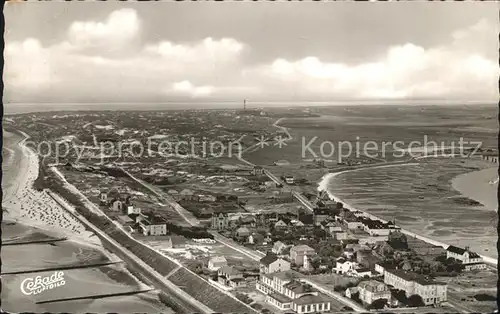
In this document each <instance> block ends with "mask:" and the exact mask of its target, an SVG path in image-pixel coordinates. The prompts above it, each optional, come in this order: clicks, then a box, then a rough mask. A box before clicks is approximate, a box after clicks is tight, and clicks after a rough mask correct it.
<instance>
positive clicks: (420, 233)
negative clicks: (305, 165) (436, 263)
mask: <svg viewBox="0 0 500 314" xmlns="http://www.w3.org/2000/svg"><path fill="white" fill-rule="evenodd" d="M411 166H416V165H415V164H414V163H411V164H410V163H408V164H404V165H382V166H377V167H371V168H366V169H355V170H347V171H342V172H338V173H329V174H326V175H325V176H323V178H322V179H321V181H320V183H319V186H318V189H319V190H326V191H327V192H328V193H329V195H330V197H331V198H333V199H335V200H337V201H340V202H342V203H344V207H345V208H347V209H349V210H360V211H363V212H365V213H366V214H367V215H368V216H371V217H372V218H377V219H381V220H383V221H385V220H384V219H382V218H380V216H378V215H379V214H380V213H382V212H383V211H384V210H385V211H387V210H390V212H398V209H397V208H389V207H388V206H385V204H384V205H382V206H381V210H382V208H383V211H382V212H376V215H374V214H373V213H370V212H368V211H367V210H366V208H364V207H362V206H358V205H356V206H353V205H352V204H350V201H349V200H351V199H353V200H354V199H363V197H364V196H363V193H364V192H363V191H362V190H360V191H359V193H358V191H356V192H354V191H353V192H349V193H347V192H344V194H343V195H346V194H350V195H352V196H351V197H349V200H346V198H347V197H345V196H341V195H339V193H338V192H336V191H337V190H339V189H340V187H339V186H338V184H339V182H342V180H338V179H339V178H342V177H344V176H345V175H348V174H350V173H352V172H360V171H362V172H365V171H367V170H368V169H370V171H373V170H374V169H375V170H378V171H385V169H387V170H389V169H390V168H394V169H391V170H392V171H396V170H398V169H402V168H401V167H411ZM407 170H408V169H407ZM344 184H347V183H344ZM345 190H346V191H351V190H352V189H350V188H349V187H345ZM395 193H396V196H397V194H398V192H397V191H396V192H395ZM369 194H371V195H372V196H373V193H372V192H370V193H369ZM354 195H356V196H354ZM369 208H370V209H371V210H373V209H374V206H373V205H371V206H370V207H369ZM371 210H370V211H371ZM403 212H404V211H403ZM405 215H406V216H408V217H407V218H408V220H406V221H404V220H402V219H400V220H399V221H398V225H400V226H401V227H402V228H405V229H404V230H403V231H404V232H405V233H406V234H407V235H410V236H413V237H414V236H416V237H417V238H420V239H421V240H423V241H426V242H428V243H432V244H434V245H439V246H442V247H445V248H446V247H447V246H448V245H450V243H446V239H447V238H457V237H458V234H453V233H452V234H450V235H449V237H436V238H435V237H433V236H429V234H428V232H426V231H425V230H422V229H418V228H416V227H418V226H420V225H421V224H420V223H413V222H414V221H413V220H414V218H415V217H417V216H419V215H421V213H420V212H416V213H413V212H407V211H406V212H405ZM424 215H426V214H424ZM426 218H428V219H431V218H429V217H426ZM415 222H416V221H415ZM424 229H425V228H424ZM474 237H475V235H473V234H468V235H465V234H464V235H462V234H460V239H462V238H463V240H464V241H465V242H464V241H461V243H462V242H463V243H466V242H467V244H468V241H470V242H471V244H473V245H471V247H475V246H474V245H476V246H477V245H478V241H481V239H480V238H479V239H478V238H474ZM438 239H439V240H438ZM485 240H486V239H485ZM488 241H489V240H488ZM453 244H454V243H453ZM493 244H494V243H488V245H487V247H489V246H492V245H493ZM489 252H490V253H493V254H492V256H487V255H488V254H489V253H488V252H487V253H488V254H487V255H486V256H485V255H482V256H483V257H484V259H485V261H487V262H489V263H491V264H497V263H498V262H497V259H496V254H495V253H494V252H492V251H489ZM478 253H480V252H478ZM483 254H486V253H483Z"/></svg>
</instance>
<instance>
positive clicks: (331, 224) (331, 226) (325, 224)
mask: <svg viewBox="0 0 500 314" xmlns="http://www.w3.org/2000/svg"><path fill="white" fill-rule="evenodd" d="M320 226H321V229H323V230H325V231H326V232H328V233H329V234H334V233H336V232H342V231H343V230H342V225H341V224H340V223H338V222H336V221H327V220H325V221H322V222H321V223H320Z"/></svg>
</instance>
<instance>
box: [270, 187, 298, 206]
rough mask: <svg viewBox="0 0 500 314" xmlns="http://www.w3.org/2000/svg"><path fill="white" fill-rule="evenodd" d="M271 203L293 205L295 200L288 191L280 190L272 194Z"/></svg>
mask: <svg viewBox="0 0 500 314" xmlns="http://www.w3.org/2000/svg"><path fill="white" fill-rule="evenodd" d="M273 201H274V202H276V203H293V202H294V201H295V198H294V197H293V194H292V191H291V190H290V189H285V188H282V189H281V190H280V191H274V192H273Z"/></svg>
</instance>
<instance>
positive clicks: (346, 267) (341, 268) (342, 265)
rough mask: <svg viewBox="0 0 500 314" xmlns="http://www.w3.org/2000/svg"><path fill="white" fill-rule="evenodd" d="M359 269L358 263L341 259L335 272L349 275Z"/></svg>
mask: <svg viewBox="0 0 500 314" xmlns="http://www.w3.org/2000/svg"><path fill="white" fill-rule="evenodd" d="M357 267H358V263H356V262H351V261H348V260H346V259H343V258H339V259H338V260H337V263H336V266H335V268H334V269H333V271H334V272H335V273H337V274H339V275H348V274H351V273H352V272H353V271H354V269H356V268H357Z"/></svg>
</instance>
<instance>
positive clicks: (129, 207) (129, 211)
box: [127, 205, 141, 215]
mask: <svg viewBox="0 0 500 314" xmlns="http://www.w3.org/2000/svg"><path fill="white" fill-rule="evenodd" d="M140 213H141V209H140V208H137V207H134V206H133V205H127V215H132V214H137V215H138V214H140Z"/></svg>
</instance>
